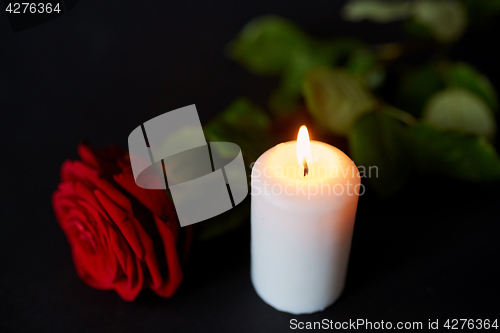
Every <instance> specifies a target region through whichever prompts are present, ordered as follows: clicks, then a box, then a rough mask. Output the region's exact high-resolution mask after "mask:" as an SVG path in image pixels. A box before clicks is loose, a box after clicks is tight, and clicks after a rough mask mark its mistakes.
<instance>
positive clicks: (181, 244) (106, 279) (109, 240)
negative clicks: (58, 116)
mask: <svg viewBox="0 0 500 333" xmlns="http://www.w3.org/2000/svg"><path fill="white" fill-rule="evenodd" d="M78 154H79V155H80V158H81V159H82V161H66V162H64V164H63V166H62V168H61V183H60V184H59V187H58V189H57V191H56V192H55V193H54V195H53V197H52V204H53V207H54V211H55V214H56V217H57V220H58V221H59V225H60V226H61V229H62V230H63V231H64V233H65V234H66V237H67V239H68V242H69V244H70V245H71V252H72V256H73V261H74V264H75V267H76V271H77V273H78V275H79V276H80V278H81V279H82V280H83V281H84V282H85V283H86V284H88V285H89V286H91V287H94V288H97V289H104V290H110V289H113V290H115V291H116V292H117V293H118V294H119V295H120V296H121V297H122V298H123V299H124V300H126V301H132V300H134V299H135V298H136V297H137V295H138V294H139V292H140V291H141V289H143V288H151V289H152V290H153V291H154V292H155V293H156V294H158V295H160V296H162V297H170V296H172V295H173V294H174V292H175V291H176V290H177V288H178V287H179V284H180V283H181V281H182V271H181V265H180V260H179V254H180V255H181V256H182V257H185V256H186V255H187V250H188V248H189V244H190V239H191V232H190V230H191V229H190V228H187V227H186V228H182V229H181V228H180V227H179V222H178V220H177V216H176V213H175V209H174V207H173V204H172V203H171V201H170V200H169V199H168V198H167V194H166V191H164V190H146V189H143V188H140V187H138V186H137V185H136V184H135V181H134V178H133V175H132V169H131V165H130V159H129V157H128V154H127V153H126V151H124V150H123V149H120V148H118V147H109V148H106V149H102V150H94V149H93V148H92V147H90V145H87V144H81V145H79V146H78Z"/></svg>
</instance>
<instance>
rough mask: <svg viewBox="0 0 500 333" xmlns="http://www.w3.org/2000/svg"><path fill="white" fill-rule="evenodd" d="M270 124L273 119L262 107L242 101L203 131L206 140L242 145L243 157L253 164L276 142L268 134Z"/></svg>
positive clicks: (237, 101)
mask: <svg viewBox="0 0 500 333" xmlns="http://www.w3.org/2000/svg"><path fill="white" fill-rule="evenodd" d="M270 124H271V119H270V118H269V116H268V115H267V114H266V113H265V112H264V111H263V110H262V109H261V108H260V107H259V106H257V105H255V104H253V103H252V102H250V101H249V100H248V99H246V98H240V99H237V100H236V101H234V102H233V103H232V104H231V105H230V106H229V107H228V108H227V109H226V110H225V111H223V112H222V113H221V114H219V115H218V116H217V117H216V118H215V119H213V120H212V121H211V122H209V123H208V124H207V125H206V126H204V128H203V131H204V132H205V137H206V139H207V141H227V142H234V143H236V144H237V145H239V146H240V148H241V150H242V152H243V158H244V159H245V160H246V161H247V162H248V163H250V162H254V161H256V160H257V158H258V157H259V156H260V155H261V154H262V153H263V152H264V151H265V150H267V149H268V148H270V147H271V146H272V144H273V143H274V141H273V138H272V135H271V133H270V132H269V126H270ZM248 163H247V164H248Z"/></svg>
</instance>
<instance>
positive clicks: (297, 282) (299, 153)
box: [251, 126, 363, 314]
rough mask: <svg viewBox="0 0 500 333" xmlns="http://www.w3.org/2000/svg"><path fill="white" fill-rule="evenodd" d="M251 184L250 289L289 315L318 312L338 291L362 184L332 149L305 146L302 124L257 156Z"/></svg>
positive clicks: (344, 158)
mask: <svg viewBox="0 0 500 333" xmlns="http://www.w3.org/2000/svg"><path fill="white" fill-rule="evenodd" d="M304 131H305V132H304ZM251 186H252V208H251V224H252V226H251V230H252V231H251V232H252V238H251V254H252V260H251V275H252V283H253V285H254V288H255V290H256V291H257V294H258V295H259V296H260V297H261V298H262V299H263V300H264V301H265V302H266V303H268V304H269V305H271V306H273V307H274V308H276V309H278V310H280V311H285V312H290V313H293V314H301V313H312V312H316V311H321V310H323V309H325V308H326V307H327V306H329V305H331V304H332V303H333V302H335V300H336V299H337V298H338V297H339V296H340V294H341V292H342V289H343V288H344V281H345V275H346V271H347V264H348V259H349V252H350V248H351V239H352V231H353V227H354V220H355V216H356V207H357V203H358V196H359V193H360V190H361V186H362V185H361V184H360V177H359V172H358V169H357V168H356V166H355V164H354V163H353V162H352V160H351V159H350V158H349V157H348V156H347V155H345V154H344V153H343V152H342V151H340V150H339V149H337V148H335V147H333V146H330V145H328V144H326V143H322V142H318V141H312V142H310V143H309V136H308V134H307V129H305V127H304V126H303V127H302V128H301V131H299V137H298V143H297V141H290V142H286V143H281V144H279V145H277V146H275V147H273V148H271V149H269V150H268V151H266V152H265V153H264V154H262V156H260V157H259V159H258V160H257V162H256V163H255V164H254V166H253V169H252V180H251ZM362 192H363V191H362V190H361V193H362Z"/></svg>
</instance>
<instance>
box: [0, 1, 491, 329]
mask: <svg viewBox="0 0 500 333" xmlns="http://www.w3.org/2000/svg"><path fill="white" fill-rule="evenodd" d="M341 5H342V2H335V3H334V2H333V1H290V0H287V1H285V0H280V1H274V2H269V1H261V0H259V1H257V0H254V1H245V2H243V1H241V2H236V1H232V2H230V1H196V2H190V1H186V2H181V1H179V2H172V1H163V2H155V3H151V2H148V1H125V0H121V1H90V0H81V1H80V2H79V3H78V5H77V6H75V8H73V9H72V10H71V11H69V12H67V13H66V14H64V15H62V16H61V17H59V18H57V19H55V20H53V21H50V22H47V23H45V24H42V25H39V26H36V27H33V28H31V29H27V30H24V31H20V32H16V33H13V32H12V30H11V27H10V26H9V21H8V19H7V15H6V14H5V13H4V12H3V13H0V114H1V122H0V126H1V127H0V128H1V130H0V135H1V143H0V144H1V146H0V147H1V150H0V154H1V174H0V175H1V176H0V177H1V183H0V184H1V185H0V187H1V193H2V198H1V203H0V214H1V215H0V332H11V331H12V332H40V331H47V332H70V331H76V332H90V331H92V332H181V331H230V332H255V331H258V332H278V331H286V330H288V329H289V321H290V319H292V318H297V319H298V320H300V321H311V320H321V319H323V318H329V319H333V320H336V321H344V320H349V319H353V320H356V319H358V318H364V319H367V320H371V321H381V320H384V321H392V322H394V323H395V322H397V321H406V320H409V321H423V322H424V326H426V325H427V321H428V319H432V320H435V319H437V318H439V319H440V324H441V325H442V324H443V323H444V319H447V318H450V319H451V318H472V319H487V318H489V319H495V318H498V316H499V313H500V312H499V310H500V307H499V305H498V304H499V303H500V302H499V296H500V287H499V286H498V282H499V281H500V272H499V268H498V262H499V257H500V256H499V252H500V251H499V250H500V245H499V242H498V240H499V236H500V226H499V222H500V221H499V218H500V208H499V200H498V199H499V198H500V195H499V194H498V191H497V188H498V184H493V185H474V184H464V183H457V182H452V181H446V180H442V179H439V178H426V179H416V180H414V181H413V183H411V184H410V185H409V186H407V187H406V189H405V190H404V191H403V192H402V193H400V194H399V195H397V196H394V197H389V198H385V199H380V198H378V197H376V196H375V195H373V194H372V193H368V194H367V195H365V196H363V197H361V199H360V203H359V210H358V217H357V221H356V227H355V233H354V240H353V249H352V254H351V261H350V266H349V273H348V277H347V286H346V289H345V291H344V294H343V295H342V297H341V298H340V299H339V300H338V301H337V302H336V303H335V304H334V305H333V306H331V307H329V308H328V309H327V310H325V311H324V312H320V313H317V314H313V315H304V316H293V315H289V314H285V313H281V312H278V311H276V310H274V309H272V308H271V307H270V306H268V305H267V304H265V303H264V302H263V301H262V300H261V299H260V298H259V297H258V296H257V295H256V294H255V292H254V290H253V287H252V285H251V282H250V277H249V259H250V252H249V227H248V226H246V227H245V228H243V229H241V230H239V231H236V232H233V233H230V234H228V235H227V236H224V237H222V238H218V239H215V240H212V241H209V242H205V243H197V244H195V246H194V248H193V251H192V256H191V260H190V261H189V263H188V266H187V267H186V270H185V280H184V282H183V284H182V285H181V288H180V289H179V290H178V292H177V293H176V294H175V295H174V297H172V298H171V299H162V298H159V297H157V296H155V295H154V294H153V293H151V292H149V291H144V292H142V293H141V294H140V296H139V297H138V299H137V300H136V301H135V302H133V303H127V302H124V301H122V300H121V299H120V298H119V297H118V295H117V294H116V293H114V292H111V291H110V292H106V291H98V290H94V289H92V288H90V287H88V286H86V285H85V284H84V283H83V282H82V281H81V280H80V279H79V278H78V277H77V275H76V272H75V270H74V267H73V263H72V261H71V256H70V249H69V245H68V244H67V242H66V239H65V236H64V234H63V233H62V231H61V230H60V229H59V227H58V224H57V222H56V220H55V217H54V214H53V211H52V207H51V202H50V200H51V195H52V192H53V191H54V190H55V188H56V186H57V184H58V182H59V168H60V165H61V164H62V162H63V161H64V160H66V159H68V158H71V159H76V158H77V155H76V145H77V144H78V142H80V141H81V140H83V139H85V140H88V141H90V142H91V143H92V144H94V145H95V146H96V147H103V146H105V145H107V144H111V143H113V144H118V145H121V146H123V147H126V140H127V137H128V134H129V133H130V132H131V130H133V129H134V128H135V127H136V126H137V125H138V124H140V123H142V122H144V121H146V120H148V119H150V118H152V117H153V116H156V115H158V114H161V113H163V112H166V111H169V110H173V109H176V108H179V107H182V106H185V105H189V104H193V103H195V104H196V105H197V108H198V112H199V113H200V117H201V119H202V122H207V121H208V120H209V119H210V118H211V117H212V116H214V115H215V114H217V113H218V112H220V111H221V110H223V109H224V108H225V107H226V106H227V105H229V104H230V102H231V101H232V100H233V99H234V98H236V97H239V96H248V97H250V98H252V99H254V100H255V101H257V102H259V103H261V104H264V102H265V98H266V96H267V95H268V93H269V92H270V89H271V88H272V87H274V86H275V84H276V82H277V81H275V80H272V79H262V78H257V77H254V76H252V75H251V74H249V73H247V72H246V71H245V70H244V69H243V68H241V67H240V66H239V65H237V64H235V63H233V62H232V61H230V60H228V59H227V58H226V57H225V56H224V53H223V49H224V46H225V45H226V43H227V42H228V41H229V40H231V39H232V38H233V37H234V36H235V35H236V34H237V32H238V31H239V30H240V29H241V27H242V26H243V25H244V24H245V23H246V22H247V21H248V20H250V19H251V18H253V17H255V16H257V15H261V14H269V13H273V14H278V15H282V16H284V17H287V18H289V19H291V20H293V21H295V22H297V23H298V24H299V25H300V26H302V27H304V29H305V30H306V31H308V32H309V33H311V34H314V35H317V36H325V37H327V36H340V35H354V36H359V37H362V38H364V39H365V40H367V41H369V42H372V43H378V42H389V41H394V40H399V39H400V38H401V33H400V32H399V25H398V24H389V25H376V24H371V23H358V24H353V23H347V22H344V21H342V19H341V18H340V17H339V14H338V13H339V8H340V7H341ZM498 29H499V24H498V23H497V22H493V23H492V24H490V25H489V26H487V27H486V28H483V30H482V31H480V32H476V33H469V34H468V35H466V36H465V38H464V40H463V42H462V43H461V44H460V45H459V46H457V47H456V48H455V49H454V50H453V55H454V57H455V58H456V59H461V60H466V61H470V62H472V63H473V64H474V65H475V66H476V67H477V68H478V69H479V70H481V71H483V72H485V73H487V74H488V76H489V77H490V79H491V80H492V81H493V83H494V84H495V85H496V86H497V87H498V83H500V72H499V70H500V67H499V66H498V64H497V60H498V53H495V52H494V51H493V49H492V46H491V45H492V43H494V39H495V38H496V36H495V32H496V31H498ZM206 223H210V222H206ZM495 316H496V317H495Z"/></svg>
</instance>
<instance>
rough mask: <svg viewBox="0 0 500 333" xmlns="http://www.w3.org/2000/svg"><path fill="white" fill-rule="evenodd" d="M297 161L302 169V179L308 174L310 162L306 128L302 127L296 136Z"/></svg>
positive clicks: (309, 146) (309, 144)
mask: <svg viewBox="0 0 500 333" xmlns="http://www.w3.org/2000/svg"><path fill="white" fill-rule="evenodd" d="M297 161H298V162H299V165H300V166H303V167H304V177H305V176H306V175H307V174H308V173H309V163H311V161H312V154H311V142H310V141H309V132H308V131H307V127H305V126H304V125H302V126H301V127H300V129H299V135H298V136H297Z"/></svg>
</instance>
